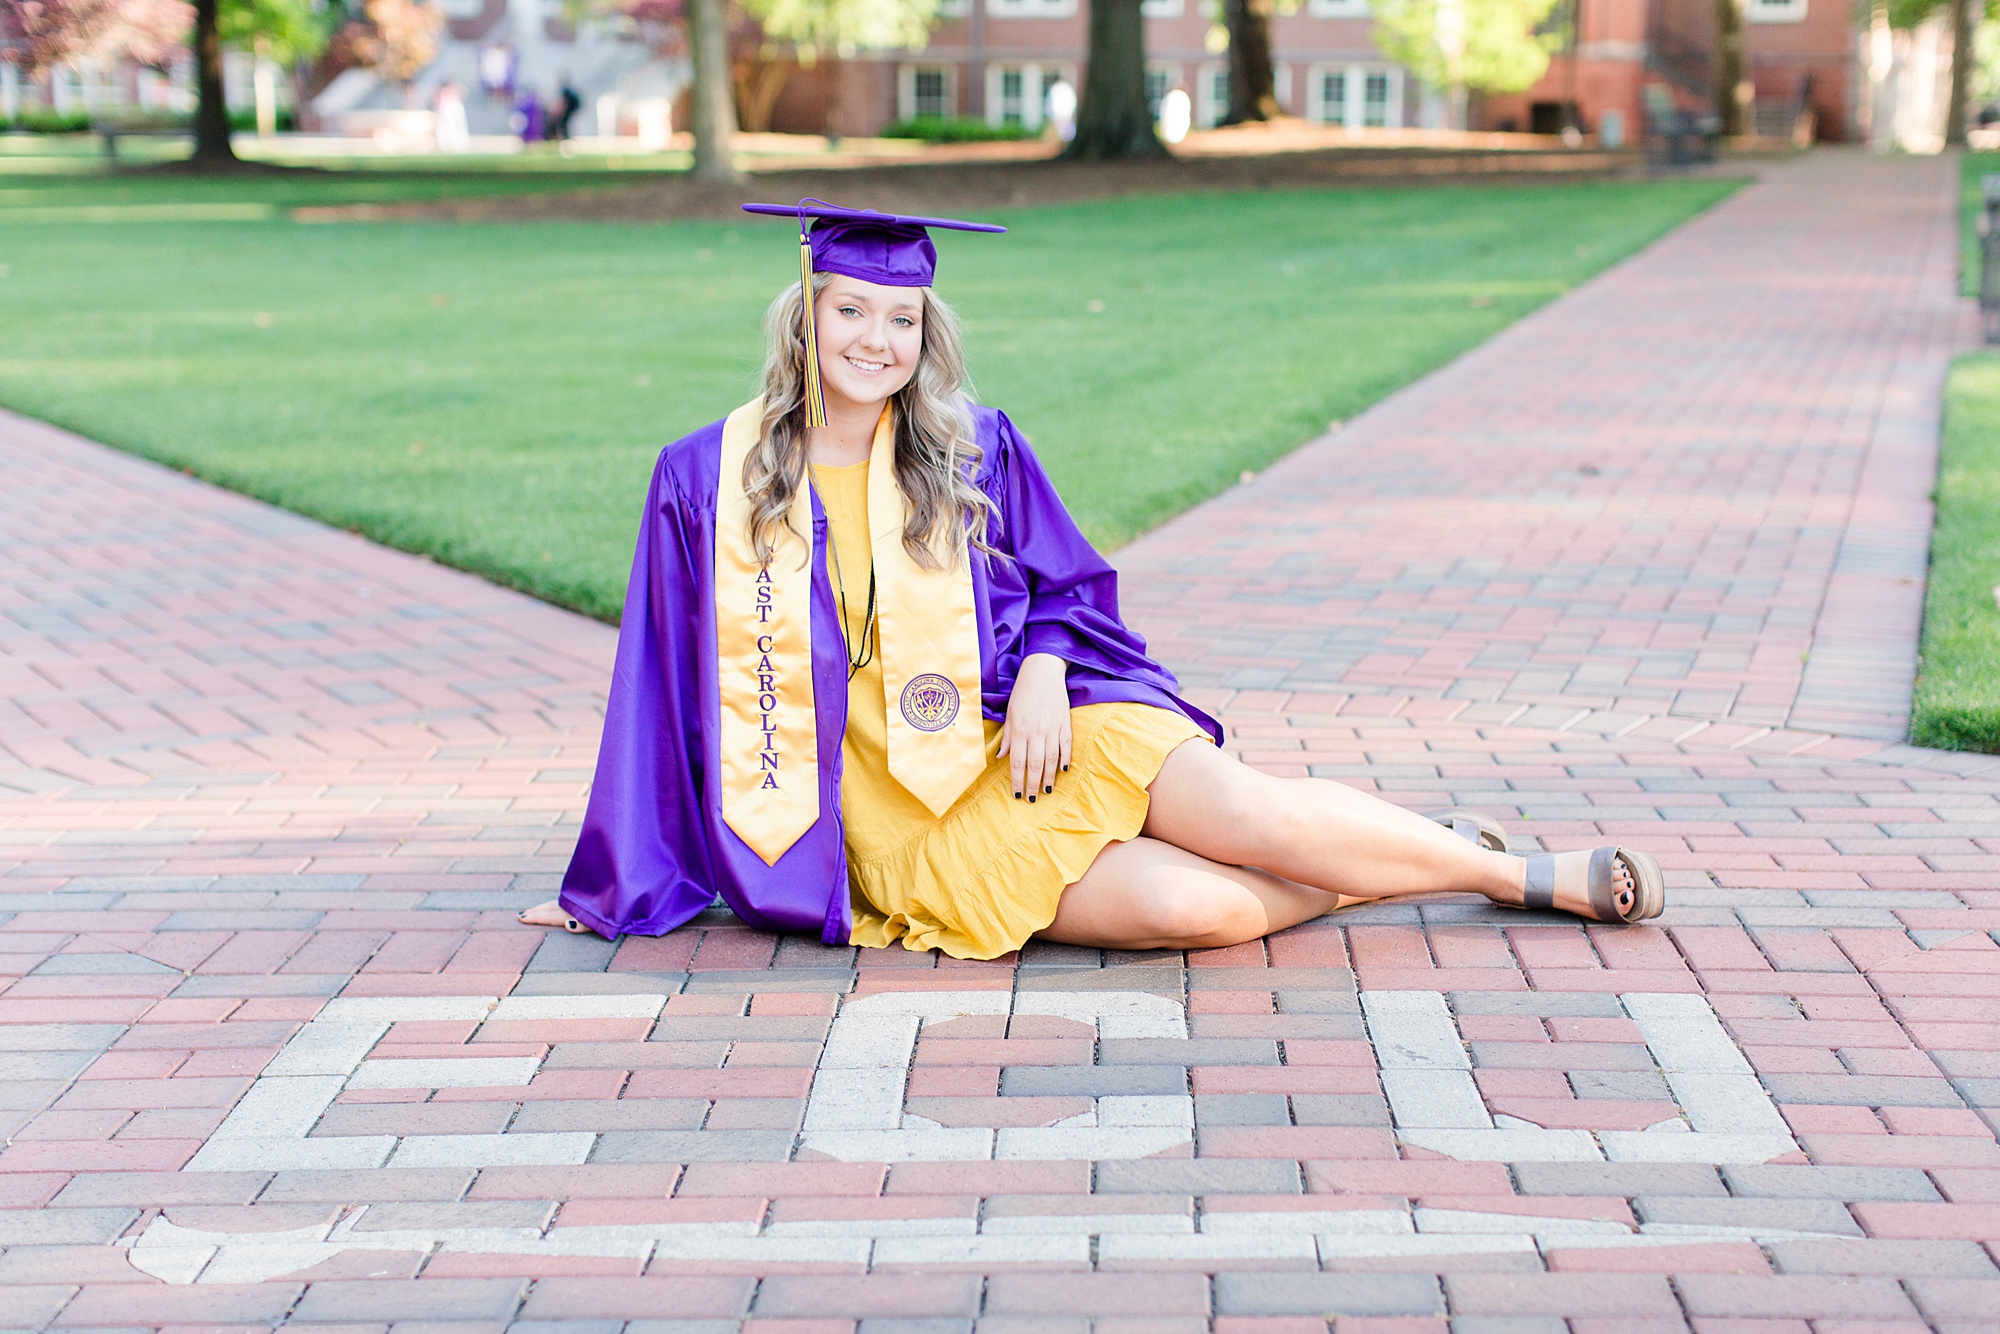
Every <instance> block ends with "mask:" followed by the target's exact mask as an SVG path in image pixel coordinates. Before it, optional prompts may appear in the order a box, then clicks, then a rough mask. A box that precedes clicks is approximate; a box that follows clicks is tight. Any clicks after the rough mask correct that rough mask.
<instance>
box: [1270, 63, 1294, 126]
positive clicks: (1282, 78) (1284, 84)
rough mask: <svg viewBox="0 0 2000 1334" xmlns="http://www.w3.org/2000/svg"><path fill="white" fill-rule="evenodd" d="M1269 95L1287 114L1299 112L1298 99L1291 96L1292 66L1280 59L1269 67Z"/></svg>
mask: <svg viewBox="0 0 2000 1334" xmlns="http://www.w3.org/2000/svg"><path fill="white" fill-rule="evenodd" d="M1271 96H1273V97H1275V98H1276V99H1277V100H1278V110H1280V111H1282V112H1284V113H1285V114H1286V115H1287V116H1296V115H1298V114H1299V104H1298V100H1297V99H1296V98H1295V97H1293V96H1292V67H1291V66H1290V65H1288V64H1286V63H1285V62H1284V61H1282V60H1280V61H1279V62H1278V63H1277V64H1275V65H1273V66H1272V67H1271Z"/></svg>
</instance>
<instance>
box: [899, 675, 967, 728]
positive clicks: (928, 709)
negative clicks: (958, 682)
mask: <svg viewBox="0 0 2000 1334" xmlns="http://www.w3.org/2000/svg"><path fill="white" fill-rule="evenodd" d="M956 717H958V687H957V686H955V685H953V684H952V683H951V678H949V677H945V676H939V675H938V674H937V673H936V672H925V673H924V674H923V675H921V676H913V677H911V678H910V683H909V684H908V685H906V686H904V687H903V721H904V722H906V723H908V724H909V725H910V726H912V727H914V728H916V729H917V730H918V731H919V732H942V731H944V729H945V728H947V727H950V726H951V722H952V719H954V718H956Z"/></svg>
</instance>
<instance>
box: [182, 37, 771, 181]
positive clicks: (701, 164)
mask: <svg viewBox="0 0 2000 1334" xmlns="http://www.w3.org/2000/svg"><path fill="white" fill-rule="evenodd" d="M210 3H213V0H210ZM687 20H688V36H689V38H690V39H691V40H690V42H689V45H691V46H692V47H693V48H694V178H695V179H696V180H698V181H715V182H720V183H723V184H734V183H735V182H737V181H739V180H741V179H742V177H740V176H738V175H737V174H736V163H735V161H734V159H733V156H732V147H733V141H734V139H735V137H736V104H735V101H734V100H733V99H732V98H731V96H730V91H731V90H730V79H729V30H728V28H727V27H726V26H725V23H726V19H725V16H724V14H723V0H689V3H688V7H687Z"/></svg>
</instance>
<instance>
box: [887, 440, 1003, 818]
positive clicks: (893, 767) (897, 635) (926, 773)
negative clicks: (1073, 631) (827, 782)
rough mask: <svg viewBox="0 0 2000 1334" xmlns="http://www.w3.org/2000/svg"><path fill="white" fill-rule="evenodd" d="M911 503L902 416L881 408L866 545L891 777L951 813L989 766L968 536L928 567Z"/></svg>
mask: <svg viewBox="0 0 2000 1334" xmlns="http://www.w3.org/2000/svg"><path fill="white" fill-rule="evenodd" d="M907 510H908V502H906V501H905V500H904V499H903V493H902V492H901V491H900V490H899V489H897V486H896V421H895V410H894V408H893V407H891V406H888V405H884V406H883V408H882V418H881V420H880V421H878V422H876V423H875V444H874V447H873V449H872V450H871V451H870V453H869V455H868V541H869V546H870V547H871V548H872V549H873V551H874V555H875V625H876V628H877V630H878V632H879V633H880V634H881V636H882V638H881V641H880V642H881V654H882V696H883V702H884V703H885V704H887V705H888V713H889V773H890V774H891V775H892V776H893V777H894V778H895V780H896V781H897V782H899V783H901V784H902V785H903V786H904V787H905V788H907V789H909V792H910V795H911V796H913V797H915V798H916V799H917V800H918V801H921V802H922V803H924V805H925V806H926V807H928V808H929V809H930V812H931V814H932V815H937V816H942V815H943V814H944V813H945V812H946V811H948V810H950V809H951V806H952V803H953V802H955V801H957V800H958V799H959V796H960V795H961V794H962V793H964V791H965V789H966V788H967V787H969V786H970V785H971V783H972V780H973V779H975V778H977V777H979V775H980V774H981V773H982V772H984V771H985V769H986V728H985V725H984V723H983V722H982V721H981V718H980V712H979V616H978V613H977V611H975V610H974V608H973V604H972V562H971V561H970V560H969V559H968V558H967V554H966V550H965V534H964V533H963V532H962V531H960V532H955V533H950V534H947V538H946V540H947V542H950V541H953V540H955V541H956V543H957V545H956V548H955V549H951V550H949V551H948V552H947V553H946V554H945V556H944V563H943V566H942V568H940V569H935V570H927V569H925V568H924V567H923V566H921V565H919V564H917V562H916V561H915V560H914V559H913V558H912V557H911V556H910V552H909V549H908V548H907V547H905V546H904V545H903V524H904V523H905V522H906V521H907V519H908V517H909V516H908V513H907Z"/></svg>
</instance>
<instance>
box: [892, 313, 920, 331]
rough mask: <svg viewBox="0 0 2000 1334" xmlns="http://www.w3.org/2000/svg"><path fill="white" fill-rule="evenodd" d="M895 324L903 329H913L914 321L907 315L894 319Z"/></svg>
mask: <svg viewBox="0 0 2000 1334" xmlns="http://www.w3.org/2000/svg"><path fill="white" fill-rule="evenodd" d="M896 323H898V324H900V325H902V326H903V327H904V328H905V329H909V328H913V327H914V326H915V325H916V321H915V320H913V319H911V318H910V317H909V316H908V315H898V316H897V317H896Z"/></svg>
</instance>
